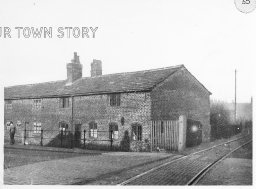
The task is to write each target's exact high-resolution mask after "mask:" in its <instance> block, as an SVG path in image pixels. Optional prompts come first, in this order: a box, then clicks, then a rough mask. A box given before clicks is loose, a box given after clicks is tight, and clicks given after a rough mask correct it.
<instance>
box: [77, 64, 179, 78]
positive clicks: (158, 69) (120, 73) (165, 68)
mask: <svg viewBox="0 0 256 189" xmlns="http://www.w3.org/2000/svg"><path fill="white" fill-rule="evenodd" d="M181 67H184V64H179V65H176V66H168V67H162V68H155V69H148V70H140V71H132V72H119V73H110V74H104V75H99V76H95V77H82V78H81V79H87V78H96V77H104V76H111V75H124V74H133V73H140V72H150V71H160V70H168V69H173V68H181Z"/></svg>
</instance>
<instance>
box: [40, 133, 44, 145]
mask: <svg viewBox="0 0 256 189" xmlns="http://www.w3.org/2000/svg"><path fill="white" fill-rule="evenodd" d="M40 145H41V146H43V129H41V142H40Z"/></svg>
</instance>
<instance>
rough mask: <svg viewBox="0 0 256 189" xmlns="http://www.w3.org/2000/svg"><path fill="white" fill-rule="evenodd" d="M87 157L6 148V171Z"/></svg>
mask: <svg viewBox="0 0 256 189" xmlns="http://www.w3.org/2000/svg"><path fill="white" fill-rule="evenodd" d="M85 155H88V154H79V153H65V152H51V151H33V150H24V149H10V148H4V169H7V168H11V167H17V166H22V165H28V164H31V163H36V162H41V161H50V160H54V159H64V158H72V157H77V156H85ZM93 155H95V154H93Z"/></svg>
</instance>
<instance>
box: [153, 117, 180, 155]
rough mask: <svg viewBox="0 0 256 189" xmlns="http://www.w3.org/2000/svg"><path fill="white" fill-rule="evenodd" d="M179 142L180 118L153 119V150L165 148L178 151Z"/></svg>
mask: <svg viewBox="0 0 256 189" xmlns="http://www.w3.org/2000/svg"><path fill="white" fill-rule="evenodd" d="M178 144H179V120H174V121H152V123H151V147H152V150H156V149H157V148H159V149H165V150H171V151H177V150H178Z"/></svg>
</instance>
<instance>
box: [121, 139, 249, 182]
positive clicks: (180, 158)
mask: <svg viewBox="0 0 256 189" xmlns="http://www.w3.org/2000/svg"><path fill="white" fill-rule="evenodd" d="M244 138H245V136H242V137H239V138H236V139H233V140H230V141H226V142H223V143H221V144H217V145H214V146H212V147H210V148H206V149H203V150H200V151H197V152H194V153H191V154H189V155H185V156H182V157H178V158H176V159H174V160H172V161H170V162H166V163H164V164H162V165H159V166H157V167H154V168H152V169H149V170H147V171H145V172H143V173H140V174H138V175H136V176H134V177H132V178H130V179H128V180H126V181H123V182H121V183H119V184H118V185H126V184H128V183H130V182H132V181H134V180H135V179H137V178H139V177H141V176H143V175H146V174H148V173H150V172H152V171H155V170H157V169H159V168H161V167H164V166H166V165H169V164H172V163H174V162H177V161H179V160H182V159H185V158H188V157H190V156H193V155H195V154H199V153H202V152H206V151H209V150H212V149H214V148H216V147H218V146H222V145H225V144H228V143H231V142H234V141H238V140H240V139H244Z"/></svg>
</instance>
